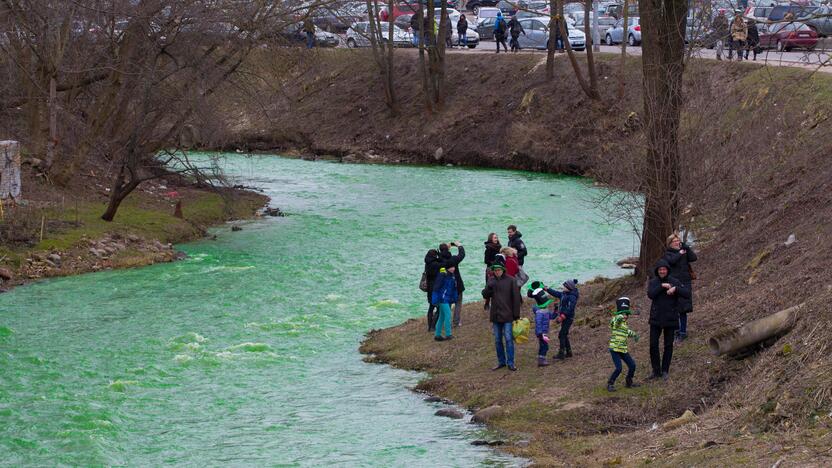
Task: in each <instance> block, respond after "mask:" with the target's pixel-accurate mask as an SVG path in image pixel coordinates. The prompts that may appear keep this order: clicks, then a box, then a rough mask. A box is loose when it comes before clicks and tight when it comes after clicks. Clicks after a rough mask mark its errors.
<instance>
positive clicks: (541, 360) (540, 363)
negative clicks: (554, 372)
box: [537, 356, 549, 367]
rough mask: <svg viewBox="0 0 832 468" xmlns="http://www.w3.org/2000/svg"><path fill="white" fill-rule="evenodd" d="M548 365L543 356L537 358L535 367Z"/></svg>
mask: <svg viewBox="0 0 832 468" xmlns="http://www.w3.org/2000/svg"><path fill="white" fill-rule="evenodd" d="M548 365H549V363H548V362H546V357H545V356H538V357H537V367H546V366H548Z"/></svg>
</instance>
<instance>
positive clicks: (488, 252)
mask: <svg viewBox="0 0 832 468" xmlns="http://www.w3.org/2000/svg"><path fill="white" fill-rule="evenodd" d="M502 248H503V246H502V245H500V238H499V237H497V233H496V232H492V233H491V234H489V235H488V240H487V241H485V256H484V260H485V283H486V284H488V280H490V279H491V278H493V277H494V270H492V269H491V265H493V264H494V262H495V261H497V255H499V254H500V249H502ZM490 305H491V300H490V299H486V300H485V304H484V305H483V309H485V310H488V308H489V307H490Z"/></svg>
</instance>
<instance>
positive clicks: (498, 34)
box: [494, 12, 508, 54]
mask: <svg viewBox="0 0 832 468" xmlns="http://www.w3.org/2000/svg"><path fill="white" fill-rule="evenodd" d="M506 26H507V25H506V20H505V19H503V13H502V12H497V18H496V19H495V20H494V41H495V42H496V43H497V53H498V54H499V53H500V44H502V45H503V49H504V50H505V51H506V52H508V46H507V45H506Z"/></svg>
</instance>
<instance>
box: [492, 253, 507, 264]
mask: <svg viewBox="0 0 832 468" xmlns="http://www.w3.org/2000/svg"><path fill="white" fill-rule="evenodd" d="M498 263H499V264H500V265H502V266H506V256H505V255H503V254H497V255H495V256H494V265H496V264H498Z"/></svg>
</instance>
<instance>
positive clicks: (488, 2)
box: [465, 0, 499, 18]
mask: <svg viewBox="0 0 832 468" xmlns="http://www.w3.org/2000/svg"><path fill="white" fill-rule="evenodd" d="M498 2H499V0H469V1H468V3H467V4H466V5H465V8H468V9H469V10H471V12H473V13H474V16H477V17H480V18H485V17H484V16H482V15H481V14H480V13H481V12H480V10H481V9H482V8H483V7H495V6H497V3H498ZM494 10H496V11H499V8H494ZM494 16H497V15H496V14H495V15H494Z"/></svg>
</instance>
